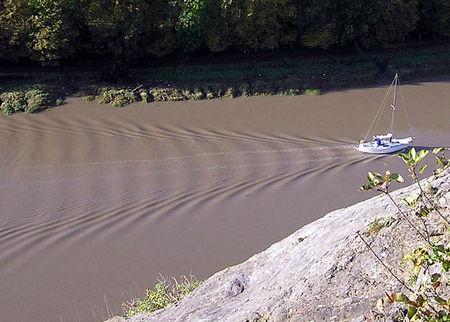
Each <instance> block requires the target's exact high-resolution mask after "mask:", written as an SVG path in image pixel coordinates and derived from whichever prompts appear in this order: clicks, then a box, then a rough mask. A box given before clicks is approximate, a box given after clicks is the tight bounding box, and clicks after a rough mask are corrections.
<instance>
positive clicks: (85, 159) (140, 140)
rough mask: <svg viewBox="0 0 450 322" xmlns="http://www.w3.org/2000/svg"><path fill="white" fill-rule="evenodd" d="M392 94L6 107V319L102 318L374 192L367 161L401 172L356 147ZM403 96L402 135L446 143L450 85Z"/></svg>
mask: <svg viewBox="0 0 450 322" xmlns="http://www.w3.org/2000/svg"><path fill="white" fill-rule="evenodd" d="M386 90H387V87H386V86H381V85H380V86H378V87H373V88H366V89H352V90H344V91H337V92H331V93H326V94H324V95H322V96H318V97H310V96H298V97H290V96H285V97H274V96H273V97H253V98H239V99H231V100H210V101H200V102H176V103H174V102H171V103H152V104H150V105H142V104H136V105H133V106H130V107H127V108H123V109H113V108H111V107H108V106H105V105H98V104H95V103H87V102H84V101H82V100H81V99H78V98H71V99H68V100H67V102H66V104H65V105H64V106H63V107H61V108H56V109H53V110H49V111H45V112H42V113H39V114H33V115H27V114H20V115H14V116H12V117H5V116H0V136H1V141H0V196H1V198H0V286H1V290H2V291H1V293H0V321H101V320H103V319H106V318H107V317H108V316H111V315H113V314H120V313H121V306H120V304H121V303H122V302H124V301H127V300H129V299H130V298H132V297H135V296H142V295H143V292H144V289H145V288H148V287H150V286H152V285H153V283H154V281H155V280H156V279H157V278H158V275H159V274H163V275H165V276H180V275H182V274H191V273H192V274H194V275H196V276H197V277H198V278H200V279H203V278H206V277H208V276H210V275H211V274H213V273H214V272H216V271H218V270H221V269H223V268H225V267H228V266H231V265H235V264H237V263H239V262H242V261H244V260H245V259H247V258H248V257H250V256H251V255H253V254H255V253H257V252H260V251H262V250H264V249H265V248H267V247H268V246H269V245H271V244H272V243H274V242H276V241H278V240H280V239H282V238H283V237H285V236H287V235H289V234H290V233H292V232H294V231H295V230H297V229H299V228H300V227H302V226H304V225H305V224H307V223H310V222H312V221H313V220H315V219H317V218H320V217H321V216H323V215H324V214H325V213H327V212H329V211H331V210H334V209H337V208H340V207H344V206H348V205H350V204H353V203H355V202H357V201H360V200H363V199H366V198H368V197H369V196H370V195H368V194H364V193H362V192H359V191H358V187H359V186H360V184H361V183H363V182H364V178H365V174H366V172H367V171H368V170H380V171H381V170H386V169H388V168H389V169H391V170H394V171H395V170H399V169H402V168H401V167H400V165H401V164H400V162H399V160H398V158H397V157H396V156H369V155H363V154H361V153H359V152H358V151H356V150H355V149H354V145H355V144H356V142H357V141H358V140H359V139H360V138H361V137H364V135H365V132H366V131H367V129H368V127H369V125H370V123H371V120H372V118H373V116H374V114H375V113H376V111H377V109H378V106H379V104H380V102H381V100H382V99H383V97H384V95H385V92H386ZM402 93H403V95H402V96H401V97H400V103H401V104H400V107H399V108H398V111H397V116H398V117H397V121H398V122H396V128H397V130H398V132H399V133H400V134H404V135H414V136H416V141H415V144H416V145H417V146H419V147H420V146H423V147H432V146H448V145H449V143H450V82H448V81H445V80H434V81H423V82H417V83H411V84H407V85H404V86H402ZM402 100H403V101H404V103H405V104H403V102H402ZM404 105H406V106H407V109H406V110H407V113H405V109H404ZM387 112H389V111H387ZM388 123H389V113H386V114H385V116H384V117H383V118H382V119H381V120H380V125H388ZM386 128H387V126H384V128H383V126H380V127H379V129H380V131H383V130H386ZM402 171H403V170H402ZM404 172H405V171H403V173H404Z"/></svg>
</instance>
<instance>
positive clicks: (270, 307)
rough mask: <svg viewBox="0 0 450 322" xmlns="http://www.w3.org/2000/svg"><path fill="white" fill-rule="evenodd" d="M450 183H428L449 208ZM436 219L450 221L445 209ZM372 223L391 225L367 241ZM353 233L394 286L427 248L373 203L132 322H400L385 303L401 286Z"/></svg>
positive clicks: (382, 200) (433, 223)
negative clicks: (410, 258) (415, 254)
mask: <svg viewBox="0 0 450 322" xmlns="http://www.w3.org/2000/svg"><path fill="white" fill-rule="evenodd" d="M449 183H450V179H449V174H448V173H445V174H443V175H441V176H440V178H439V179H437V180H434V181H433V182H432V183H431V185H432V186H433V187H435V188H436V189H437V193H436V198H441V197H442V198H445V199H446V200H450V199H447V197H449V191H450V184H449ZM416 189H417V187H416V186H410V187H407V188H404V189H401V190H398V191H396V192H394V193H393V197H394V199H396V200H399V201H400V200H401V199H402V198H404V197H406V196H407V195H409V194H411V193H412V192H417V191H416ZM444 196H445V197H444ZM437 200H439V199H437ZM447 205H448V204H447V203H445V206H446V207H448V206H447ZM441 211H442V212H443V213H444V214H445V215H446V216H450V211H449V209H442V210H441ZM377 218H384V219H386V220H388V221H389V222H392V223H391V224H390V226H388V227H384V228H382V229H381V230H380V231H379V232H378V233H377V234H376V235H373V234H368V233H367V227H368V225H369V224H370V223H372V222H373V221H374V220H375V219H377ZM410 220H411V221H412V222H413V224H414V225H415V226H416V227H422V226H421V225H423V223H422V222H421V221H420V220H419V219H417V218H416V217H414V216H411V218H410ZM428 225H429V227H428V229H429V230H430V231H435V232H436V233H438V232H439V231H441V227H442V219H441V218H440V217H439V216H437V215H436V214H435V213H434V212H432V213H431V214H430V220H429V224H428ZM357 232H360V233H361V234H362V235H363V236H365V237H364V238H365V240H366V241H367V242H368V243H369V244H370V246H371V248H372V249H373V250H374V251H375V252H376V253H377V254H378V255H379V256H380V258H381V259H382V260H383V262H384V263H385V264H386V265H387V266H389V267H390V268H391V269H392V270H393V271H394V272H395V274H396V275H397V276H398V277H399V278H401V279H404V280H406V279H407V277H408V276H406V275H405V273H404V272H403V271H402V270H401V268H400V267H399V265H398V263H399V261H400V259H401V258H402V257H403V256H404V254H405V253H406V252H408V251H410V250H412V249H414V248H416V247H417V246H419V245H422V244H423V243H424V241H423V240H422V239H421V238H420V237H419V236H418V234H417V233H416V232H415V231H414V229H412V228H411V226H410V225H408V224H407V222H406V221H405V220H403V219H402V218H401V217H399V215H398V214H397V209H396V208H395V207H394V206H393V205H392V203H391V202H390V201H389V200H388V198H386V197H383V196H378V197H375V198H372V199H370V200H367V201H365V202H361V203H359V204H356V205H354V206H351V207H348V208H345V209H340V210H336V211H333V212H331V213H329V214H328V215H326V216H324V217H323V218H321V219H319V220H317V221H315V222H313V223H311V224H309V225H307V226H305V227H303V228H301V229H300V230H298V231H297V232H295V233H293V234H292V235H291V236H289V237H287V238H285V239H284V240H282V241H280V242H278V243H276V244H274V245H272V246H271V247H269V248H268V249H267V250H265V251H263V252H262V253H260V254H257V255H255V256H253V257H251V258H250V259H248V260H247V261H245V262H243V263H241V264H239V265H237V266H234V267H231V268H227V269H225V270H223V271H221V272H218V273H216V274H215V275H213V276H212V277H210V278H208V279H207V280H206V281H205V282H203V283H202V285H201V286H200V287H199V288H198V289H197V290H195V291H194V292H193V293H192V294H190V295H189V296H187V297H186V298H184V299H183V300H182V301H181V302H180V303H178V304H177V305H175V306H173V307H170V308H167V309H164V310H160V311H157V312H155V313H153V314H149V315H145V314H141V315H139V316H137V317H133V318H131V319H130V320H131V321H133V322H137V321H218V320H220V321H285V320H293V321H342V320H346V321H365V320H372V321H376V320H380V321H381V320H383V321H392V320H395V319H396V318H399V317H402V314H403V312H402V310H401V307H399V306H397V305H393V304H389V301H388V300H386V298H387V296H386V292H387V293H389V292H399V291H402V285H400V283H399V282H398V281H397V280H396V279H395V278H394V277H393V276H392V275H391V274H389V273H388V272H387V270H386V269H385V267H384V266H383V265H382V264H381V263H380V262H379V261H378V260H377V259H376V258H375V257H374V256H373V254H372V253H371V252H370V251H369V250H368V248H367V246H366V245H365V244H364V242H363V241H362V240H361V238H359V237H358V235H357ZM299 241H301V242H299Z"/></svg>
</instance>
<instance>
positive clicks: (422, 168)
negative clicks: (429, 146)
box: [419, 164, 428, 174]
mask: <svg viewBox="0 0 450 322" xmlns="http://www.w3.org/2000/svg"><path fill="white" fill-rule="evenodd" d="M427 168H428V164H425V165H423V166H422V167H421V168H420V169H419V173H420V174H423V173H424V172H425V170H426V169H427Z"/></svg>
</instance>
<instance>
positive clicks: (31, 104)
mask: <svg viewBox="0 0 450 322" xmlns="http://www.w3.org/2000/svg"><path fill="white" fill-rule="evenodd" d="M63 101H64V95H63V94H61V93H59V92H58V91H56V90H55V89H52V88H45V87H43V88H38V87H37V88H26V87H25V88H19V89H12V90H9V91H4V92H3V93H1V94H0V110H1V111H2V112H3V113H4V114H6V115H11V114H13V113H17V112H27V113H33V112H36V111H39V110H43V109H46V108H49V107H54V106H58V105H61V104H62V103H63Z"/></svg>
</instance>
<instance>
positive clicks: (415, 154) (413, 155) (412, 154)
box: [409, 148, 417, 160]
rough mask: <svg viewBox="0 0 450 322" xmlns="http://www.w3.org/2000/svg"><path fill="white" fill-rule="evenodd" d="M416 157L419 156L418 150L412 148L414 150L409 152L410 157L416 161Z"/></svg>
mask: <svg viewBox="0 0 450 322" xmlns="http://www.w3.org/2000/svg"><path fill="white" fill-rule="evenodd" d="M416 156H417V153H416V149H415V148H412V149H411V150H410V151H409V157H410V159H412V160H415V159H416Z"/></svg>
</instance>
